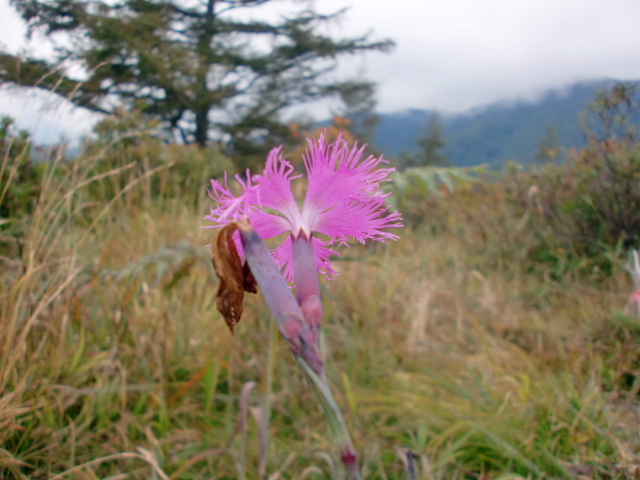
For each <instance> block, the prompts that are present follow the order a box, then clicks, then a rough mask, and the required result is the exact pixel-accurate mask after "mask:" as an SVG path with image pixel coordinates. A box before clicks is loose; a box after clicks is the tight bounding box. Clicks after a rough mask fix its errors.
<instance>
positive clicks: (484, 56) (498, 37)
mask: <svg viewBox="0 0 640 480" xmlns="http://www.w3.org/2000/svg"><path fill="white" fill-rule="evenodd" d="M315 6H316V9H317V10H318V11H321V12H326V13H328V12H332V11H335V10H338V9H340V8H343V7H345V6H347V7H350V9H349V11H348V12H347V13H346V14H345V15H344V17H343V18H342V20H341V21H340V22H338V23H336V24H335V25H333V26H332V27H331V32H332V34H333V35H334V36H336V37H338V36H341V35H344V36H354V35H361V34H363V33H366V32H371V33H372V38H391V39H393V40H394V41H395V42H396V44H397V46H396V48H395V50H393V52H392V53H391V54H388V55H385V54H379V53H370V54H367V55H366V56H363V57H353V58H351V59H349V61H348V62H345V63H344V67H343V70H342V71H343V72H346V71H348V72H350V73H352V74H355V75H361V76H362V77H364V78H367V79H370V80H373V81H375V82H377V83H378V84H379V87H378V110H379V111H381V112H390V111H397V110H403V109H407V108H429V109H430V108H435V109H438V110H441V111H443V112H445V113H446V112H461V111H464V110H467V109H469V108H473V107H477V106H481V105H485V104H488V103H491V102H494V101H497V100H502V99H508V100H514V99H519V98H524V99H533V98H535V97H536V96H537V95H539V94H540V93H542V92H543V91H545V90H547V89H549V88H562V87H564V86H567V85H569V84H571V83H573V82H575V81H579V80H591V79H601V78H617V79H640V1H639V0H599V1H597V0H482V1H477V0H435V1H432V0H422V1H420V0H393V1H389V0H316V2H315ZM23 34H24V27H23V26H22V25H21V22H20V20H19V19H18V18H17V17H16V16H15V14H13V13H12V11H11V9H10V7H9V6H8V0H0V44H2V45H3V46H4V48H9V49H10V50H11V51H12V52H16V51H18V50H19V49H21V48H23V47H24V45H25V44H24V41H23ZM31 47H32V48H33V47H35V48H38V46H37V45H34V44H33V42H32V45H31ZM36 104H38V102H36V101H34V99H33V98H32V99H30V100H24V99H23V98H20V97H16V96H15V95H7V94H6V93H5V94H0V113H1V112H8V111H10V112H11V113H12V114H13V115H16V112H18V113H19V114H20V115H21V116H22V117H23V118H24V119H31V118H33V110H34V109H37V107H36ZM326 111H327V110H326V108H325V109H324V110H323V109H322V108H318V107H316V108H315V109H314V113H315V114H316V115H320V116H322V115H323V113H324V114H326ZM40 117H42V118H41V119H40V130H42V129H43V128H55V126H56V125H57V124H59V123H60V121H64V123H67V124H68V123H71V124H73V125H74V128H75V130H78V128H79V127H82V128H84V129H86V128H88V126H87V125H86V121H83V120H81V119H82V118H83V117H82V116H78V115H76V117H74V118H75V120H73V121H71V122H69V121H68V119H69V118H70V117H69V113H68V112H61V111H58V110H56V111H55V112H54V111H52V110H50V111H49V112H48V113H46V114H45V115H40ZM61 119H62V120H61ZM29 121H30V120H28V121H27V122H26V123H29ZM79 124H84V125H79ZM47 126H48V127H47ZM82 128H81V129H82ZM75 130H74V131H75Z"/></svg>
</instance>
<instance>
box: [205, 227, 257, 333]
mask: <svg viewBox="0 0 640 480" xmlns="http://www.w3.org/2000/svg"><path fill="white" fill-rule="evenodd" d="M237 229H238V224H237V223H235V222H231V223H229V224H228V225H226V226H225V227H223V228H221V229H220V231H219V232H218V233H217V234H216V235H215V236H214V238H213V239H212V241H211V260H212V261H213V268H214V270H215V271H216V275H218V278H219V279H220V286H219V287H218V293H217V294H216V307H217V308H218V311H219V312H220V313H221V314H222V316H223V317H224V321H225V322H226V323H227V326H228V327H229V330H231V333H233V329H234V327H235V326H236V325H237V324H238V322H239V321H240V318H241V317H242V312H243V311H244V306H243V303H242V302H243V300H244V292H245V291H246V292H251V293H257V292H258V288H257V283H256V280H255V278H254V277H253V274H252V273H251V270H250V269H249V266H248V265H247V264H246V263H245V264H244V265H242V262H241V261H240V256H239V255H238V250H237V248H236V244H235V243H234V241H233V234H234V233H235V231H236V230H237Z"/></svg>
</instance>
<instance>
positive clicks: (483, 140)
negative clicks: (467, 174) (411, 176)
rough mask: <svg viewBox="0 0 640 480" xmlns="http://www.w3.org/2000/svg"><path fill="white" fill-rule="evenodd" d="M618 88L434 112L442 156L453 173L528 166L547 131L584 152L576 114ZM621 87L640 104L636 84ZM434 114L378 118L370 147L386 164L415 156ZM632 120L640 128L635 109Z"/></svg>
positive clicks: (591, 86)
mask: <svg viewBox="0 0 640 480" xmlns="http://www.w3.org/2000/svg"><path fill="white" fill-rule="evenodd" d="M617 82H620V80H615V79H605V80H596V81H586V82H576V83H574V84H572V85H569V86H567V87H564V88H562V89H550V90H547V91H546V92H544V93H543V94H542V95H540V96H538V98H537V99H535V100H499V101H497V102H494V103H491V104H488V105H485V106H482V107H474V108H473V109H471V110H469V111H466V112H462V113H459V114H442V113H440V112H438V113H439V115H440V118H439V121H440V123H441V124H442V126H443V128H444V138H445V140H446V142H447V146H446V147H445V148H444V149H443V150H442V153H443V154H444V155H446V156H447V157H449V158H450V159H451V160H452V162H453V164H454V165H455V166H458V167H468V166H473V165H480V164H489V165H490V166H491V167H492V168H501V167H502V166H503V165H504V163H505V162H507V161H509V160H517V161H519V162H521V163H532V162H535V161H536V158H535V152H536V150H537V149H538V145H539V143H540V139H541V138H543V137H544V136H545V135H546V133H547V130H548V128H549V127H552V126H553V127H555V128H556V129H557V131H558V133H559V137H560V138H559V140H560V145H561V146H562V147H563V148H580V147H583V146H584V145H586V136H585V134H584V133H583V132H582V130H581V128H580V125H579V121H578V116H579V114H580V112H581V111H583V110H585V109H586V108H587V106H588V104H589V103H590V102H592V101H593V100H595V97H596V92H597V91H598V90H603V89H608V88H611V87H612V86H613V85H614V84H615V83H617ZM625 83H632V84H634V85H635V86H636V92H635V96H634V99H635V101H636V103H640V81H638V80H629V81H625ZM434 112H435V110H429V109H416V108H412V109H408V110H403V111H400V112H392V113H386V114H385V113H383V114H379V116H380V123H379V125H378V128H377V130H376V134H375V137H374V138H372V141H371V143H372V144H373V145H375V146H376V147H377V148H378V149H380V150H381V151H382V152H383V154H385V155H386V156H388V157H389V158H397V157H398V156H399V154H400V153H401V152H402V150H406V151H408V152H414V151H416V150H417V145H416V138H417V137H418V136H420V135H421V134H423V133H424V131H425V127H426V125H427V122H428V120H429V117H430V115H431V113H434ZM632 120H633V121H634V122H640V112H638V110H637V109H636V111H635V115H634V117H633V119H632Z"/></svg>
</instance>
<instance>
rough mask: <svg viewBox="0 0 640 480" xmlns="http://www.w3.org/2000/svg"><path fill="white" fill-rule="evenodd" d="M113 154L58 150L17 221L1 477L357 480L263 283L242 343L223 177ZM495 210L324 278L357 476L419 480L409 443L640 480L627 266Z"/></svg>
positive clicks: (444, 452) (479, 466) (367, 250)
mask: <svg viewBox="0 0 640 480" xmlns="http://www.w3.org/2000/svg"><path fill="white" fill-rule="evenodd" d="M105 152H107V147H105V149H104V150H101V151H97V152H95V155H92V156H91V155H89V156H86V157H84V158H82V159H80V160H77V161H75V162H72V163H67V162H64V161H63V159H61V158H55V159H52V161H51V166H50V168H49V169H48V170H47V171H46V172H45V174H44V176H43V181H42V185H41V193H40V199H39V203H38V205H37V206H36V208H35V210H34V211H33V213H32V214H30V215H29V216H28V217H24V218H22V219H14V220H12V224H11V225H10V227H11V226H15V224H20V225H21V228H20V229H19V230H20V231H21V232H23V234H21V235H17V236H11V235H10V233H7V232H11V231H12V230H11V229H6V230H4V231H3V232H2V238H1V239H0V240H2V242H3V248H4V250H3V252H4V255H3V258H2V259H1V260H2V263H0V282H1V284H0V285H1V289H2V291H1V292H2V293H0V304H1V306H0V314H1V319H0V349H1V364H0V392H1V394H0V395H1V396H0V427H1V428H0V445H1V448H0V476H1V477H2V478H20V479H26V478H29V479H30V478H34V479H44V478H73V479H95V478H109V479H124V478H158V479H163V480H166V479H171V480H174V479H210V478H220V479H227V478H241V479H244V478H249V479H250V478H260V479H268V480H278V479H279V478H287V479H300V480H302V479H305V478H309V479H321V478H332V479H337V478H341V477H342V475H343V473H342V472H341V467H340V465H339V461H338V459H337V456H336V452H335V451H334V449H333V447H332V444H331V440H330V438H329V436H328V431H327V426H326V423H325V420H324V418H323V416H322V413H321V412H320V410H319V409H318V407H317V404H316V403H315V401H314V399H313V398H312V394H311V392H310V390H309V389H308V387H307V385H306V384H305V383H304V381H303V379H302V377H301V374H300V372H299V370H298V369H297V367H296V366H295V363H294V362H293V359H292V357H291V355H290V354H289V352H288V351H287V349H286V346H285V345H284V342H283V341H282V340H281V339H279V338H278V333H277V329H276V328H275V327H274V324H273V321H272V319H271V316H270V314H269V312H268V309H267V307H266V305H265V304H264V301H263V300H262V299H261V298H260V295H259V294H258V295H257V296H249V297H248V298H247V299H245V308H246V311H245V316H244V318H243V320H242V322H241V323H240V324H239V325H238V326H237V328H236V332H235V335H231V334H230V332H229V331H228V330H227V328H226V326H225V324H224V321H223V319H222V318H221V316H220V315H219V313H218V312H217V311H216V309H215V294H216V289H217V279H216V278H215V274H214V272H213V269H212V267H211V263H210V259H209V254H208V252H207V250H206V248H205V245H207V244H208V243H209V240H210V237H211V233H212V231H211V230H208V229H203V228H201V226H202V225H203V224H204V223H205V222H204V221H203V219H202V218H203V216H204V214H205V212H206V211H207V209H208V204H209V201H208V199H207V197H206V193H205V189H206V187H207V186H206V185H201V186H200V188H199V189H196V190H195V191H194V190H193V187H191V191H190V192H186V191H185V192H183V193H184V195H183V194H182V193H181V192H180V191H177V192H176V191H175V190H174V191H173V193H172V194H171V195H168V194H166V195H165V194H163V193H162V189H160V190H159V189H158V185H160V186H162V185H166V184H167V182H168V181H169V180H168V179H169V177H168V176H169V175H172V174H173V173H172V172H174V171H175V170H172V169H173V168H174V163H173V160H171V161H169V160H167V161H166V162H164V163H162V162H156V163H155V164H154V165H155V167H151V166H149V163H148V161H147V163H145V162H144V161H137V162H133V163H127V161H123V162H122V165H121V166H120V167H114V168H111V169H106V170H105V169H97V168H96V166H99V165H100V162H101V161H103V160H104V156H105V155H107V153H105ZM174 157H175V155H174ZM176 158H177V157H176ZM13 161H14V159H11V158H9V157H8V156H5V158H4V159H3V162H4V163H3V172H5V173H4V176H3V177H2V178H3V182H4V181H10V177H9V176H7V173H6V172H10V171H11V162H13ZM212 161H216V159H215V158H213V159H212ZM8 179H9V180H8ZM153 182H156V183H153ZM163 182H164V183H163ZM104 192H108V194H107V193H104ZM187 196H188V198H189V199H190V200H189V201H185V200H184V198H186V197H187ZM469 205H473V206H474V207H473V209H470V208H469ZM500 205H501V204H500V203H499V202H498V201H496V199H495V198H494V197H490V196H487V194H486V191H473V190H467V191H465V192H461V193H460V194H459V195H458V196H451V197H449V198H448V199H446V201H443V202H441V203H440V206H439V208H440V210H438V212H437V214H438V215H448V214H449V213H447V211H449V210H450V211H451V212H454V213H455V211H456V209H461V208H463V207H464V208H466V210H465V211H466V212H472V213H473V216H474V221H476V222H479V223H482V222H484V223H482V229H481V230H482V232H483V233H482V235H480V236H478V235H476V234H475V233H474V229H473V226H474V222H473V221H470V220H469V221H466V222H465V221H463V220H455V218H458V216H456V215H452V218H453V220H450V221H449V227H448V228H446V229H435V230H434V231H432V230H430V229H429V228H428V225H427V226H422V227H415V228H410V227H406V228H404V229H403V230H402V231H401V232H399V234H400V237H401V239H400V240H399V241H398V242H391V243H390V244H373V245H366V246H358V247H352V248H348V249H344V250H343V251H342V254H343V257H342V260H341V261H340V262H338V263H337V265H338V270H339V273H340V275H339V276H338V277H337V278H336V279H334V280H332V281H325V280H323V282H322V288H323V292H324V301H325V309H326V315H325V326H324V334H323V339H322V344H323V348H324V352H325V361H326V366H327V374H328V377H329V379H330V381H331V383H332V384H333V386H334V389H335V391H336V395H337V400H338V402H339V404H340V405H341V407H342V408H343V411H344V412H345V415H346V418H347V422H348V424H349V428H350V429H351V432H352V435H353V439H354V442H355V444H356V447H357V448H358V450H359V451H360V452H361V464H362V470H363V476H364V477H365V478H371V479H383V480H387V479H395V478H405V476H406V466H405V465H404V464H403V462H406V460H405V458H406V457H405V454H404V453H405V452H406V451H407V450H408V449H410V450H412V451H413V452H414V453H415V455H416V458H417V460H418V461H417V471H418V472H417V475H418V478H421V479H476V478H477V479H483V480H484V479H486V480H488V479H502V480H507V479H517V478H602V479H613V478H616V479H626V478H638V475H639V467H638V464H639V462H638V452H639V451H640V435H639V434H640V431H639V426H640V418H639V411H638V390H639V388H640V383H638V382H637V381H635V378H636V375H637V373H638V369H639V354H640V340H639V337H638V334H639V333H640V323H638V322H637V319H635V318H633V317H631V316H629V315H627V314H625V312H624V306H625V304H626V301H627V298H628V295H629V294H630V293H631V289H632V285H631V282H630V280H629V279H628V278H627V276H626V273H625V272H624V271H623V270H622V269H621V268H616V269H615V270H614V273H613V275H612V276H611V277H609V278H607V279H606V280H604V281H598V282H595V281H593V280H592V279H590V278H588V277H585V276H584V275H578V274H575V275H574V274H571V273H567V274H566V275H564V276H560V277H559V278H555V277H554V279H552V278H551V276H550V275H549V274H548V272H546V271H544V269H539V268H538V269H531V268H529V266H527V265H525V262H524V261H522V259H523V258H524V256H525V253H526V251H527V249H528V248H529V247H530V245H529V244H528V243H527V240H526V234H525V233H518V232H519V230H518V229H517V228H518V225H519V224H520V223H521V222H522V218H520V217H515V216H509V214H508V213H507V212H505V211H499V207H500ZM443 209H444V210H443ZM492 209H493V210H492ZM496 209H498V210H496ZM424 215H425V216H426V217H427V218H428V216H429V215H430V213H429V212H428V211H427V212H424ZM454 217H455V218H454ZM434 232H435V233H434ZM487 232H488V233H487ZM514 232H515V233H514ZM518 235H520V236H518ZM505 252H506V253H505Z"/></svg>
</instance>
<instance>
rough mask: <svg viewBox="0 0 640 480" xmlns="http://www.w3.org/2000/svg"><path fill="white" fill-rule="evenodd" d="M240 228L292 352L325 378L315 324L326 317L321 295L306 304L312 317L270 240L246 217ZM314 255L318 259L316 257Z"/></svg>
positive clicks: (250, 260) (249, 257)
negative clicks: (284, 274) (273, 252)
mask: <svg viewBox="0 0 640 480" xmlns="http://www.w3.org/2000/svg"><path fill="white" fill-rule="evenodd" d="M238 230H239V231H240V237H241V239H242V244H243V247H244V255H245V258H246V260H247V263H248V264H249V268H250V269H251V273H253V276H254V277H255V279H256V282H257V283H258V286H259V287H260V289H261V290H262V295H263V296H264V299H265V301H266V302H267V305H268V306H269V310H271V313H272V314H273V316H274V317H275V319H276V322H277V323H278V327H279V328H280V332H281V333H282V336H283V337H284V338H285V340H286V341H287V343H288V344H289V347H290V348H291V350H292V352H293V353H294V354H295V355H299V356H300V357H302V358H303V359H304V360H305V361H306V362H307V363H308V364H309V366H310V367H311V368H312V369H313V370H314V371H315V372H316V374H317V375H318V376H320V377H321V378H323V377H324V366H323V363H322V352H321V351H320V346H319V342H318V338H319V334H320V329H319V324H318V326H317V327H316V326H315V324H316V322H317V319H318V318H320V320H321V319H322V305H320V306H319V307H318V305H319V304H320V301H319V298H318V295H313V296H312V297H310V298H309V299H308V302H307V303H306V307H305V308H306V309H307V310H308V314H309V315H311V317H312V318H313V319H316V320H313V321H312V320H311V318H309V319H307V318H306V317H307V313H305V312H304V311H303V309H302V308H301V307H300V304H299V303H298V301H297V300H296V299H295V298H294V296H293V293H292V292H291V289H290V288H289V287H288V285H287V283H286V282H285V280H284V278H283V277H282V275H281V274H280V270H278V266H277V265H276V264H275V262H274V261H273V258H272V257H271V253H269V250H268V248H267V246H266V244H265V243H264V242H263V241H262V239H261V238H260V236H259V235H258V234H257V233H256V231H255V230H254V229H253V227H252V226H251V224H250V223H249V222H248V221H246V220H241V221H239V222H238ZM309 245H310V244H309ZM311 258H312V259H315V257H311ZM313 274H314V276H315V277H316V278H315V282H316V285H318V287H317V288H318V289H319V284H318V278H317V276H318V274H317V271H316V270H315V267H314V270H313ZM309 280H310V279H309ZM305 285H306V287H305V288H307V287H308V286H309V285H311V281H308V282H307V283H306V284H305ZM307 290H308V288H307ZM314 298H315V299H316V300H314ZM316 303H317V304H318V305H316Z"/></svg>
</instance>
